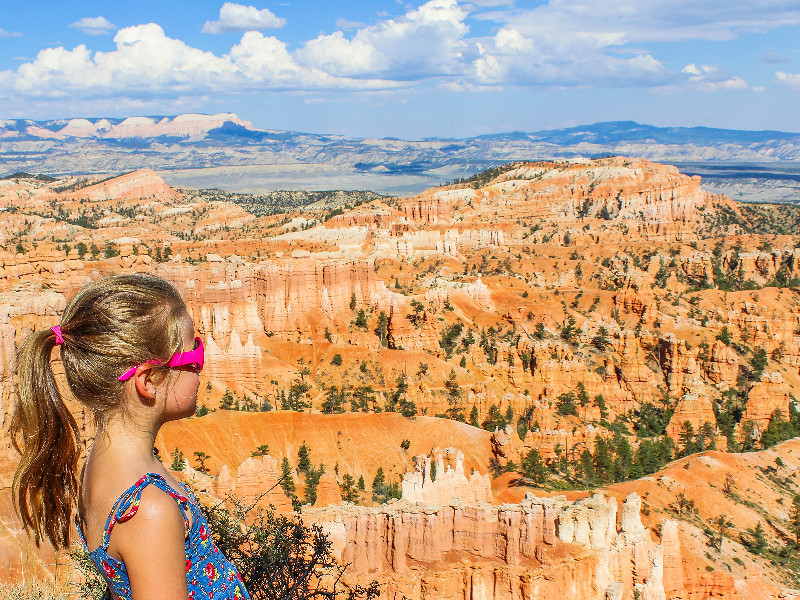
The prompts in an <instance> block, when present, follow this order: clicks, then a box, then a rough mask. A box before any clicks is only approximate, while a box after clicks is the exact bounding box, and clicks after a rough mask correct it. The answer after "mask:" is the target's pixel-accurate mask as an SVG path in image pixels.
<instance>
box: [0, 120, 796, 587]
mask: <svg viewBox="0 0 800 600" xmlns="http://www.w3.org/2000/svg"><path fill="white" fill-rule="evenodd" d="M200 121H202V120H200ZM202 122H204V121H202ZM122 125H123V123H119V124H114V123H109V127H106V126H105V125H103V127H100V126H99V125H97V124H96V123H89V125H87V124H86V123H72V124H64V126H63V128H61V129H59V130H58V132H56V133H58V135H62V134H63V135H67V133H69V132H73V133H75V134H76V135H74V136H72V137H78V135H77V134H78V133H80V135H84V133H85V135H86V136H94V137H98V138H102V136H103V135H105V134H104V133H103V132H104V131H110V130H111V129H110V127H118V128H119V127H122ZM90 126H91V127H90ZM138 126H139V125H136V123H128V124H126V125H125V127H126V128H127V129H125V131H128V132H129V133H128V135H135V134H136V133H135V132H136V131H137V130H136V127H138ZM141 126H142V127H144V126H147V127H157V126H161V127H162V128H164V132H165V133H163V135H173V134H175V135H178V134H180V135H184V134H185V135H195V134H196V132H197V131H199V130H198V129H197V127H200V125H197V124H196V122H195V121H191V120H188V121H187V122H186V123H184V125H182V127H184V126H185V127H184V129H180V128H179V127H178V124H175V123H172V124H170V123H169V122H164V123H162V124H160V125H159V123H150V124H147V123H144V124H142V125H141ZM240 126H241V127H245V125H240ZM170 127H172V128H177V129H174V131H173V130H171V129H169V128H170ZM64 128H68V129H67V133H64ZM92 128H94V129H92ZM193 128H194V129H193ZM148 131H149V130H148ZM170 131H172V132H173V133H169V132H170ZM81 132H83V133H81ZM182 132H183V133H182ZM42 135H43V136H44V137H43V138H42V139H45V137H47V136H45V134H42ZM53 135H55V133H54V134H53ZM70 135H72V134H71V133H70ZM94 137H92V139H94ZM51 179H53V180H51ZM790 209H791V207H786V208H785V210H784V209H780V210H779V209H775V211H776V212H774V213H773V212H769V213H767V212H756V213H754V212H751V211H750V209H745V208H743V206H742V205H741V204H739V203H737V202H734V201H732V200H731V199H729V198H727V197H725V196H719V195H714V194H711V193H709V192H707V191H706V190H704V189H703V187H702V186H701V179H700V178H699V177H697V176H687V175H684V174H682V173H681V172H680V171H679V170H678V169H677V168H675V167H671V166H667V165H661V164H657V163H653V162H650V161H648V160H645V159H641V158H624V157H612V158H603V159H595V160H586V159H574V160H562V161H542V162H513V163H509V164H506V165H504V166H502V167H497V168H494V169H491V170H489V171H486V172H483V173H480V174H478V175H475V176H473V177H470V178H467V179H465V180H463V181H458V182H456V183H453V184H450V185H446V186H440V187H437V188H431V189H429V190H427V191H425V192H423V193H421V194H419V195H417V196H415V197H413V198H402V197H374V196H364V197H361V198H358V199H354V198H352V197H348V196H342V198H341V199H340V201H339V204H338V205H331V204H330V203H326V204H325V205H324V206H319V205H316V204H314V203H309V204H308V205H306V206H293V207H292V209H291V210H287V211H285V212H278V213H275V214H264V213H263V212H259V211H257V210H255V209H254V208H253V207H252V206H250V205H248V204H246V203H240V202H237V201H233V199H231V200H226V198H225V194H224V193H220V194H219V195H217V196H215V197H214V199H211V198H210V197H208V196H206V195H203V194H200V193H195V192H193V191H192V190H183V189H181V190H178V189H174V188H172V187H170V186H168V185H167V184H166V183H165V181H164V180H163V179H162V178H161V177H160V175H159V174H158V173H156V172H154V171H152V170H147V169H142V170H137V171H133V172H130V173H126V174H123V175H121V176H118V177H112V178H98V177H94V176H92V175H90V174H82V175H74V176H65V177H61V178H58V179H54V178H43V177H35V176H32V175H19V176H16V177H10V178H6V179H3V180H0V222H1V223H2V227H0V425H1V426H2V428H3V431H4V437H3V438H2V440H3V443H2V447H0V519H2V520H1V521H0V536H2V539H3V540H4V543H3V552H4V554H2V555H0V578H4V579H11V580H15V579H20V578H21V577H22V573H23V570H24V571H25V572H26V573H39V574H41V575H42V576H48V574H52V573H61V572H62V571H63V572H69V568H68V566H63V568H61V567H54V566H53V565H66V562H67V560H66V559H65V558H64V557H60V556H53V555H52V552H51V553H49V554H48V551H47V550H46V549H41V550H36V549H35V548H33V547H32V546H31V545H30V543H29V542H27V541H26V540H25V538H24V535H23V534H22V532H21V531H20V528H19V524H18V522H17V521H16V519H15V517H14V513H13V508H12V507H11V503H10V493H9V486H10V481H11V477H12V475H13V470H14V467H15V461H16V454H15V452H14V451H13V449H12V448H11V444H10V440H9V439H8V434H7V433H6V432H7V431H8V423H9V419H10V415H11V413H12V411H13V407H14V404H15V397H14V375H13V360H14V352H15V348H16V345H17V344H19V342H20V341H21V340H22V339H23V338H24V337H25V335H27V334H28V333H29V332H30V331H33V330H36V329H40V328H44V327H50V326H51V325H53V324H55V323H57V322H58V319H59V313H60V310H61V309H62V308H63V307H64V304H65V302H66V298H68V297H69V296H71V295H72V294H73V293H74V292H75V291H76V290H77V289H78V288H79V287H80V286H81V285H82V284H83V283H85V282H86V281H87V280H90V279H95V278H98V277H102V276H104V275H109V274H113V273H118V272H123V271H147V272H151V273H155V274H157V275H159V276H161V277H163V278H165V279H167V280H169V281H171V282H172V283H174V284H175V286H176V287H177V288H178V289H179V290H180V292H181V294H182V295H183V297H184V298H185V300H186V303H187V306H188V308H189V311H190V313H191V316H192V318H193V320H194V323H195V328H196V330H197V334H198V335H200V336H201V337H202V338H203V342H204V345H205V348H206V366H205V368H204V370H203V372H202V373H201V384H200V390H199V396H198V406H199V409H200V410H198V415H197V417H193V418H191V419H187V420H184V421H181V422H175V423H170V424H167V425H166V426H165V427H164V428H162V431H161V432H160V434H159V438H158V440H157V447H158V449H159V450H160V452H161V456H162V459H163V460H164V462H165V463H169V461H170V458H171V457H172V456H173V453H176V452H178V451H179V452H180V453H181V454H182V455H183V456H184V457H185V458H186V463H185V464H184V465H183V471H182V475H181V476H182V477H184V478H186V480H187V481H191V482H192V483H193V485H195V486H196V488H197V489H198V490H201V491H202V493H203V494H206V495H207V496H208V497H209V498H212V499H214V500H215V501H221V500H224V499H225V497H226V495H228V494H234V495H237V496H240V497H242V498H244V499H249V500H255V499H257V498H259V497H260V495H261V494H262V493H263V492H267V494H266V496H263V497H261V498H260V500H258V501H259V502H260V503H261V505H262V506H269V505H272V506H274V507H275V509H276V510H278V511H280V512H282V513H287V514H288V513H291V511H292V510H293V505H292V500H291V499H290V497H289V496H288V495H287V494H286V493H284V491H283V490H281V489H279V487H276V485H277V484H278V481H279V479H280V477H281V469H282V466H281V463H282V462H283V461H284V459H285V460H286V461H288V463H289V470H290V472H291V475H290V476H291V478H292V480H293V483H294V484H295V487H296V489H297V497H298V498H301V497H303V495H304V494H306V493H307V492H308V486H307V484H305V483H304V482H303V476H305V478H306V479H307V478H308V472H307V470H306V471H304V470H302V469H300V468H299V467H298V458H297V457H298V452H299V450H300V448H301V446H305V447H307V448H308V449H309V450H310V454H311V460H312V464H313V465H320V464H324V465H325V468H324V474H322V477H321V479H320V480H319V487H318V488H317V489H316V501H315V502H314V503H313V505H312V503H307V504H306V505H305V506H303V507H302V508H301V509H300V511H301V514H302V515H303V517H304V518H306V519H308V520H310V521H313V522H316V523H320V524H321V525H322V526H323V527H324V528H325V530H326V531H327V532H328V533H329V535H330V536H331V539H332V541H333V545H334V549H335V553H336V556H337V558H338V559H340V560H341V561H343V562H344V563H349V564H350V567H349V569H348V577H349V578H351V579H350V580H351V581H353V582H359V583H367V582H368V581H369V580H371V579H377V580H380V581H381V582H382V583H384V584H385V587H384V588H383V591H382V594H383V595H384V596H385V597H387V598H388V597H392V598H397V599H399V598H400V597H401V596H402V597H406V598H409V599H413V600H422V599H423V598H424V599H427V598H433V597H434V596H435V597H441V598H456V597H467V596H468V597H470V598H472V597H475V598H497V599H498V600H500V599H504V598H518V597H530V598H546V597H554V596H558V597H562V596H563V597H564V598H605V599H607V600H622V599H625V600H627V599H629V598H633V597H641V598H648V599H653V600H655V599H660V598H665V599H670V600H672V599H675V600H677V599H692V600H694V599H695V598H705V597H719V598H731V599H733V598H744V597H746V596H749V597H752V598H773V597H774V598H778V597H783V598H792V597H796V596H797V593H796V592H794V591H792V589H793V588H796V587H798V585H800V584H798V583H797V582H796V579H792V575H791V569H792V567H791V565H792V564H794V563H791V562H783V563H781V562H780V561H779V560H778V556H779V550H778V549H779V548H780V547H782V546H787V544H791V543H792V534H791V531H792V529H791V527H792V525H791V519H792V514H791V510H790V507H791V506H792V501H793V498H794V495H796V494H797V493H798V492H800V489H798V484H797V477H796V472H797V468H798V467H799V466H800V465H799V464H798V462H797V461H798V459H797V455H798V453H800V447H798V445H797V439H794V440H789V441H783V443H781V444H778V445H774V443H775V442H774V441H773V442H770V441H769V440H772V439H774V436H775V435H776V434H775V431H776V428H777V427H778V426H779V425H780V423H782V422H786V423H789V424H791V423H796V420H797V414H798V412H800V406H798V401H797V394H798V389H800V388H798V386H800V294H799V293H798V287H800V238H798V237H797V236H796V235H794V234H790V233H786V232H785V231H786V228H787V225H786V224H787V223H791V222H792V219H794V218H795V216H794V213H793V212H791V210H790ZM770 210H772V209H770ZM781 210H783V212H781ZM772 214H778V215H779V216H780V218H781V219H783V221H782V222H773V221H771V220H770V218H769V215H772ZM789 230H790V231H791V227H789ZM54 358H55V356H54ZM52 364H53V367H54V369H55V372H56V374H57V376H58V377H60V374H59V368H60V367H59V361H58V360H57V359H55V360H54V361H53V363H52ZM71 406H72V408H73V411H74V414H75V416H76V419H77V421H78V423H79V428H80V430H81V434H82V437H83V442H82V443H83V444H84V449H85V448H86V447H87V445H88V444H89V443H90V440H91V437H92V435H93V431H92V420H91V418H90V415H88V414H85V412H84V411H83V410H82V409H81V407H80V405H77V404H76V403H72V404H71ZM701 434H702V435H701ZM623 439H624V440H625V443H626V444H627V445H628V447H629V450H630V451H631V452H632V453H633V456H634V458H635V457H636V456H638V454H637V453H640V454H641V453H644V452H645V450H646V449H647V448H648V447H649V444H655V443H662V442H663V443H665V444H671V446H670V447H671V450H670V451H669V459H668V460H665V461H663V462H662V464H658V465H652V466H651V467H648V469H647V471H645V472H641V473H639V474H638V476H635V475H637V473H636V472H635V471H632V470H631V469H628V471H626V473H625V475H624V476H622V475H620V476H619V477H616V481H615V480H614V479H615V478H614V477H613V476H612V477H611V478H610V480H609V481H605V480H603V479H602V476H601V475H600V474H598V473H600V471H595V470H593V472H592V474H590V475H591V476H590V475H587V474H586V473H585V472H584V471H582V470H581V469H582V468H583V467H581V459H582V457H585V456H586V455H587V454H588V455H589V460H590V461H591V460H593V457H595V458H594V460H595V462H597V461H598V460H599V459H597V458H596V457H597V456H600V451H601V450H602V449H603V448H606V447H607V446H608V445H609V444H613V447H614V448H615V450H614V452H616V453H617V454H615V456H616V457H617V458H619V457H620V456H622V454H620V453H621V452H622V450H620V448H622V445H621V444H622V441H621V440H623ZM264 445H266V446H268V448H269V450H268V452H267V454H266V455H263V456H253V455H251V454H252V453H253V452H254V451H255V450H256V449H257V448H259V447H261V446H264ZM726 450H727V452H726ZM740 450H758V451H757V452H740ZM534 451H535V453H536V455H537V456H539V457H540V460H541V462H542V464H543V465H544V466H545V467H546V468H547V469H549V473H550V474H549V475H548V478H547V482H544V481H534V480H532V479H531V477H529V476H522V475H520V473H521V468H522V466H523V465H524V464H527V463H526V461H528V460H532V459H531V456H532V455H533V454H532V453H533V452H534ZM197 453H204V454H206V455H208V456H207V458H206V459H205V460H204V461H203V462H202V463H198V462H197V461H196V460H195V457H196V455H197ZM634 458H631V459H630V460H631V461H633V460H634ZM636 460H637V461H638V458H636ZM598 464H599V463H598ZM630 466H631V465H628V467H630ZM201 467H202V468H201ZM378 467H381V469H382V473H383V475H384V476H385V478H386V482H387V484H395V485H396V486H397V489H398V490H399V492H400V495H401V496H402V497H401V498H400V499H395V500H389V501H388V502H387V501H379V500H376V499H375V496H374V495H373V494H372V493H370V492H369V491H367V490H370V489H371V486H369V482H371V481H373V478H377V474H376V472H377V469H378ZM595 468H596V465H594V466H592V469H595ZM345 474H346V475H348V476H350V477H352V479H353V480H359V478H362V479H363V480H364V481H366V482H367V483H366V485H365V486H363V488H359V489H358V490H357V491H356V492H355V498H356V499H357V500H358V505H356V504H354V503H353V502H352V501H351V502H346V501H344V500H342V498H343V497H344V494H345V487H343V486H345V484H344V475H345ZM728 476H730V477H731V478H732V479H733V480H734V483H731V484H729V485H727V491H726V481H727V477H728ZM560 488H561V489H560ZM681 498H682V499H681ZM687 499H691V501H692V503H693V504H692V508H691V510H690V509H689V508H687V506H688V504H687V503H688V500H687ZM298 502H300V501H299V500H298ZM300 503H301V504H302V502H300ZM676 503H677V505H678V506H679V508H680V510H678V509H676V508H675V507H676ZM684 504H687V506H684ZM723 511H724V512H723ZM720 514H728V515H731V520H732V521H734V525H732V526H731V527H730V528H728V531H727V533H726V534H725V535H722V534H720V535H722V540H720V541H719V542H718V544H717V545H718V546H719V548H717V547H716V546H712V545H710V543H709V540H712V538H713V536H712V535H711V534H713V526H711V525H710V524H709V523H710V522H711V521H713V519H715V518H717V517H719V515H720ZM762 522H763V523H764V524H765V525H766V527H765V536H766V538H767V540H768V541H767V544H768V548H769V553H762V554H758V553H754V552H751V551H749V550H748V547H747V546H746V544H745V543H744V542H743V541H742V540H745V541H746V540H747V539H748V535H750V534H749V533H748V531H749V530H752V529H753V528H755V527H756V525H757V524H759V523H762ZM709 532H711V533H709ZM716 543H717V542H715V544H716ZM770 553H771V554H770ZM770 557H771V558H770ZM780 557H781V560H783V559H784V558H786V557H785V556H784V555H780ZM786 560H787V561H789V560H790V559H789V558H786ZM781 565H782V566H781ZM787 565H788V566H787ZM58 576H60V575H58Z"/></svg>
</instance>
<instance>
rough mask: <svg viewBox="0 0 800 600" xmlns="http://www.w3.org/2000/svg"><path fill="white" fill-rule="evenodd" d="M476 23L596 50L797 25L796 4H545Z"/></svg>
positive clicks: (772, 0) (679, 0) (753, 0)
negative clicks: (579, 41)
mask: <svg viewBox="0 0 800 600" xmlns="http://www.w3.org/2000/svg"><path fill="white" fill-rule="evenodd" d="M478 18H483V19H490V20H495V21H498V22H500V23H503V24H505V25H508V26H512V27H514V28H516V29H518V30H519V31H520V32H521V33H522V34H523V35H526V36H533V37H534V38H539V37H545V38H551V39H552V38H557V37H567V38H570V37H572V36H576V35H577V36H583V37H585V38H588V39H593V40H596V41H597V42H598V43H599V44H601V45H603V44H604V40H606V41H607V40H609V39H612V40H613V39H616V40H617V41H624V42H653V41H655V42H674V41H685V40H693V39H703V40H730V39H734V38H736V37H738V36H739V35H741V34H742V33H746V32H763V31H767V30H769V29H773V28H776V27H782V26H788V25H798V24H800V3H798V2H797V0H730V1H728V2H709V1H706V2H698V1H697V0H649V1H648V2H641V1H640V0H616V1H615V2H608V1H607V0H549V1H548V2H546V3H544V4H540V5H538V6H536V7H534V8H532V9H528V10H508V11H502V10H498V11H494V12H487V13H484V14H482V15H478ZM606 45H607V44H606Z"/></svg>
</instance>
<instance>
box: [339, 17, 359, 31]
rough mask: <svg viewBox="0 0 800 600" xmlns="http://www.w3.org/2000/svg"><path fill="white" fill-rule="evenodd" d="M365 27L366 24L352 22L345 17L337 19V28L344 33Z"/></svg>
mask: <svg viewBox="0 0 800 600" xmlns="http://www.w3.org/2000/svg"><path fill="white" fill-rule="evenodd" d="M365 26H366V23H361V22H360V21H351V20H350V19H345V18H344V17H339V18H338V19H336V27H337V28H338V29H341V30H344V31H347V30H350V29H359V28H361V27H365Z"/></svg>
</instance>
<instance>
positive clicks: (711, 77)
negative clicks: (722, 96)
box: [681, 63, 750, 92]
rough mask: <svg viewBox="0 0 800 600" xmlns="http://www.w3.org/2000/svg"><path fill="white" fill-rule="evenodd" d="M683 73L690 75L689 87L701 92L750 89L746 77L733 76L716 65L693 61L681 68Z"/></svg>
mask: <svg viewBox="0 0 800 600" xmlns="http://www.w3.org/2000/svg"><path fill="white" fill-rule="evenodd" d="M681 73H684V74H685V75H688V79H687V87H689V88H690V89H694V90H697V91H700V92H718V91H721V90H747V89H750V86H749V85H747V82H746V81H745V80H744V79H742V78H741V77H736V76H733V75H731V74H730V73H728V72H726V71H724V70H723V69H720V68H719V67H717V66H715V65H697V64H696V63H691V64H689V65H686V66H685V67H684V68H683V69H681Z"/></svg>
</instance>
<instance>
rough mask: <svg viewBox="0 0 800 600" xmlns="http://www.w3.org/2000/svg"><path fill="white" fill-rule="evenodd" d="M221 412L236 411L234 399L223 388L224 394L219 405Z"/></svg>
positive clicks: (227, 390) (231, 394)
mask: <svg viewBox="0 0 800 600" xmlns="http://www.w3.org/2000/svg"><path fill="white" fill-rule="evenodd" d="M219 407H220V408H221V409H222V410H236V398H235V397H234V395H233V392H231V391H230V390H229V389H228V388H225V393H224V394H222V400H221V401H220V403H219Z"/></svg>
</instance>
